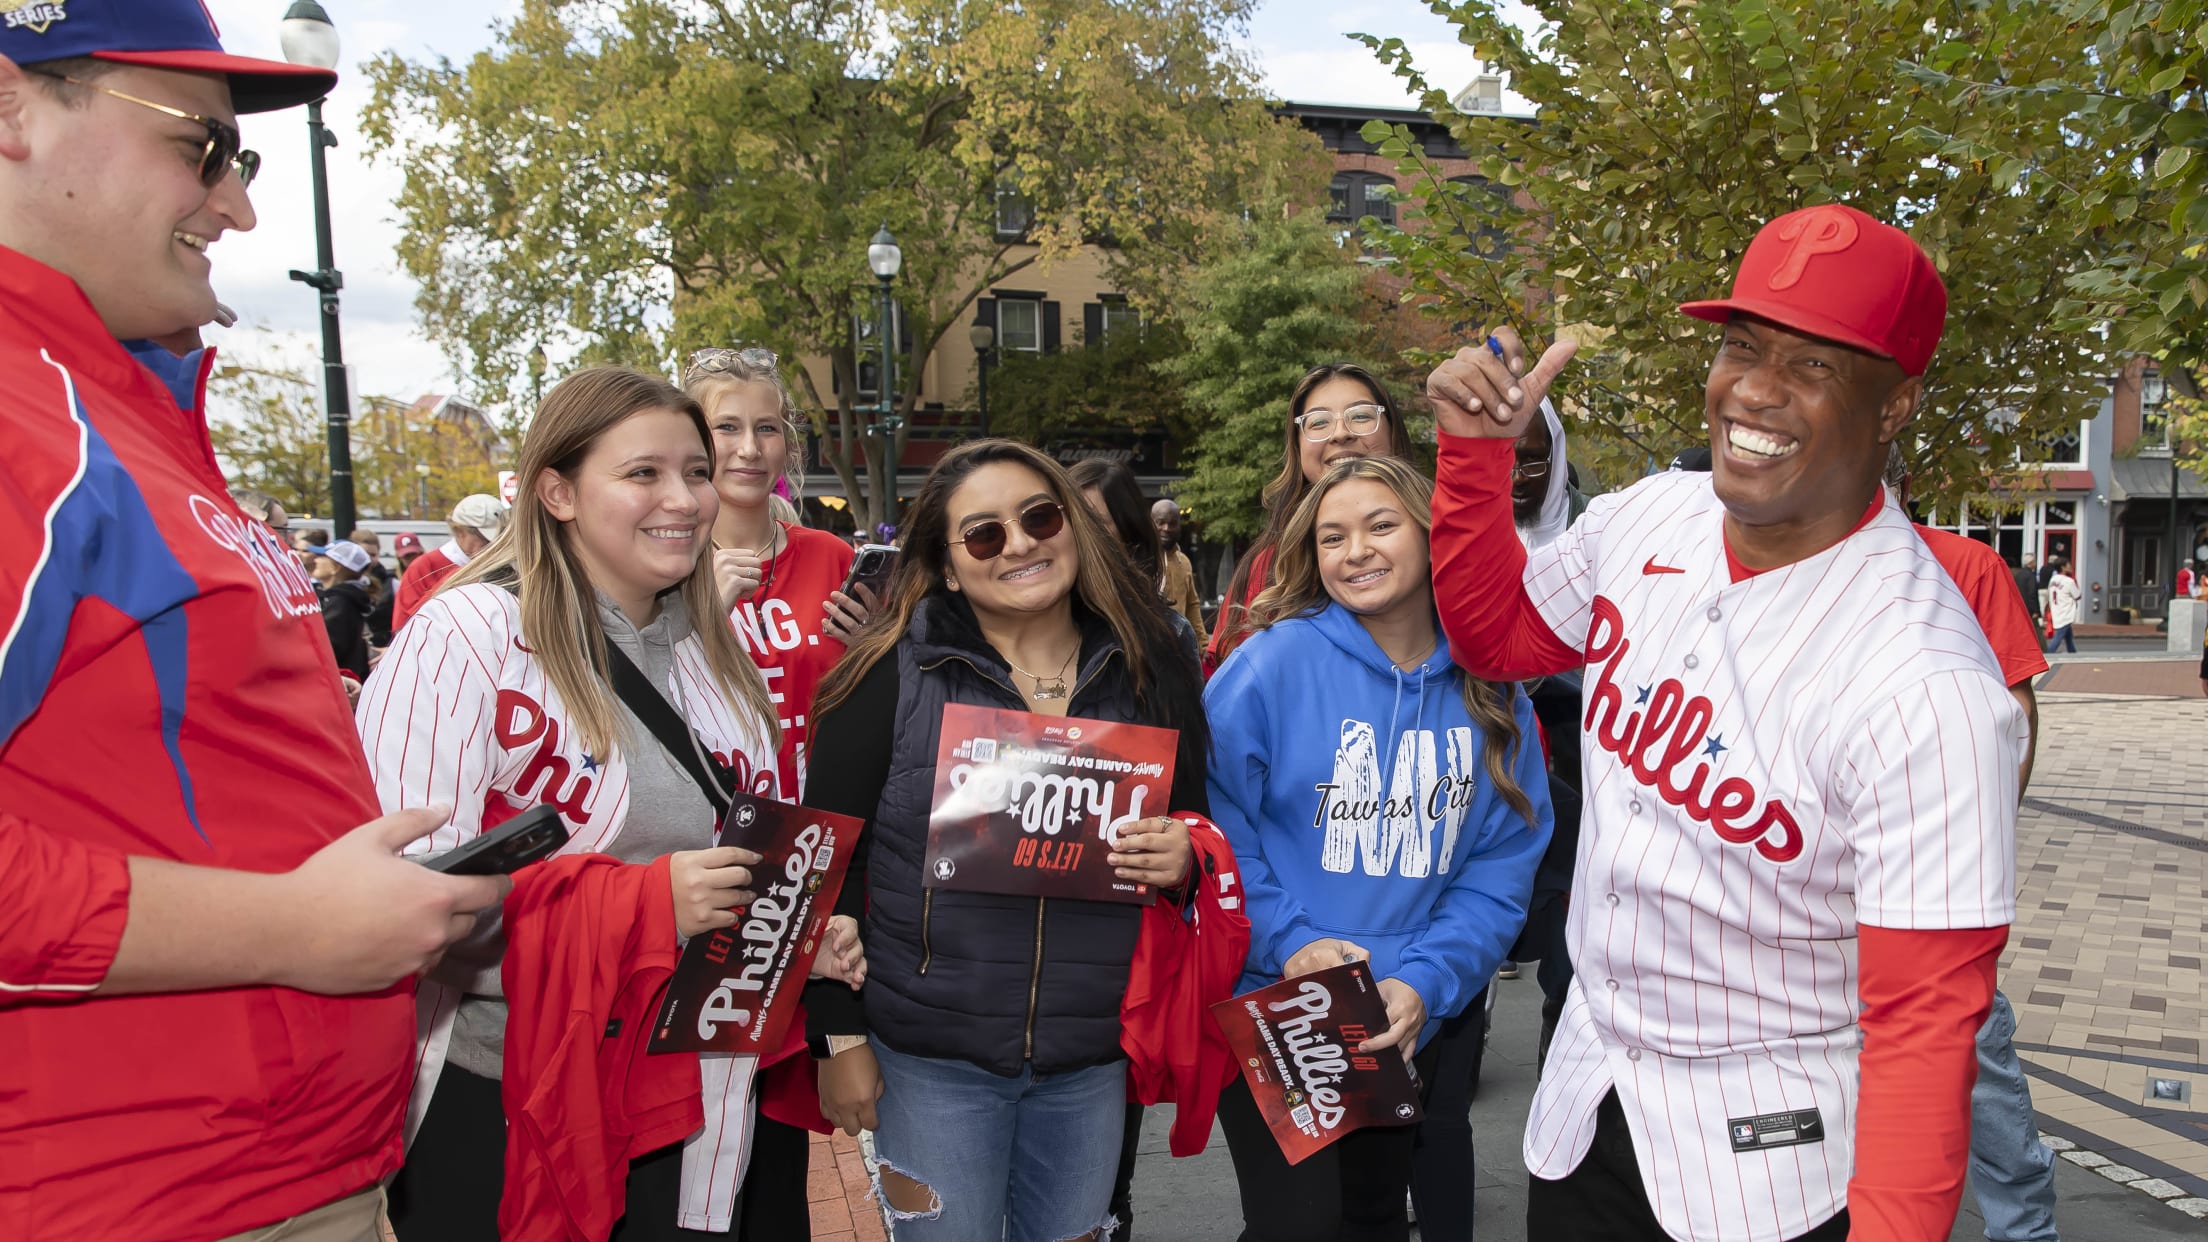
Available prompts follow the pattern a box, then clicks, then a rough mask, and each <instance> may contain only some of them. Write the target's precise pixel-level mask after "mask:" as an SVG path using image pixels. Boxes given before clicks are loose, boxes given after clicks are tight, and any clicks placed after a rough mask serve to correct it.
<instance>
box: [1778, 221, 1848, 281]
mask: <svg viewBox="0 0 2208 1242" xmlns="http://www.w3.org/2000/svg"><path fill="white" fill-rule="evenodd" d="M1776 232H1777V234H1778V238H1779V240H1780V241H1783V242H1790V243H1792V248H1791V249H1789V250H1788V251H1787V252H1786V257H1785V258H1783V259H1781V260H1779V266H1778V267H1777V268H1775V269H1774V270H1773V271H1772V273H1771V282H1770V284H1771V288H1773V289H1791V288H1793V287H1794V286H1795V285H1798V284H1800V283H1801V281H1802V273H1803V272H1806V271H1808V270H1809V261H1810V260H1811V259H1814V258H1816V257H1817V256H1818V255H1821V254H1839V253H1840V252H1841V251H1843V250H1846V249H1847V248H1848V247H1850V246H1852V245H1854V244H1855V239H1856V237H1857V235H1858V233H1859V232H1860V230H1858V229H1857V228H1856V227H1855V220H1854V218H1853V217H1851V216H1850V215H1848V213H1847V212H1845V211H1842V210H1840V209H1839V208H1837V207H1812V208H1810V209H1809V210H1808V211H1797V212H1795V213H1794V214H1792V215H1790V216H1787V217H1785V218H1784V219H1782V220H1780V221H1779V222H1778V225H1777V229H1776Z"/></svg>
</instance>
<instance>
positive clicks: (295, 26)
mask: <svg viewBox="0 0 2208 1242" xmlns="http://www.w3.org/2000/svg"><path fill="white" fill-rule="evenodd" d="M279 37H280V39H281V41H282V43H283V48H284V59H285V60H288V61H290V62H291V63H293V64H295V65H313V66H314V67H316V68H318V69H335V68H337V53H338V44H337V27H336V26H334V25H332V24H331V22H330V15H329V14H328V13H326V12H324V11H323V9H322V6H321V5H320V4H317V3H316V2H315V0H297V3H295V4H293V5H292V6H291V8H290V9H288V10H287V11H286V12H285V13H284V21H283V26H282V28H281V32H280V36H279ZM323 103H324V101H323V100H320V99H317V100H315V101H314V102H313V103H310V104H308V105H307V155H308V163H309V167H310V169H311V170H312V172H313V175H314V247H315V264H316V266H315V269H314V270H313V271H311V272H302V271H299V270H297V269H294V270H293V271H292V273H291V278H292V279H293V280H296V281H298V282H300V283H301V284H303V285H306V286H307V287H308V288H310V289H313V290H314V291H315V292H317V293H319V294H320V295H321V296H322V390H323V393H324V395H325V397H326V399H327V400H326V404H327V405H328V406H329V440H330V520H331V525H332V526H333V527H334V528H335V530H336V532H337V533H338V534H339V535H340V536H342V535H343V534H344V532H346V531H349V530H351V529H353V527H354V525H355V521H354V519H355V517H356V514H355V513H354V511H353V446H352V419H353V402H352V394H351V392H350V391H349V390H348V385H347V384H346V379H345V349H344V346H343V345H342V344H341V343H340V341H339V339H338V324H337V312H338V297H337V292H338V290H340V289H343V288H344V287H345V276H344V273H342V272H340V271H338V270H337V256H336V254H335V252H334V249H333V247H332V246H331V243H330V175H329V168H328V165H327V163H326V162H325V160H324V158H323V152H324V151H325V150H327V149H328V148H331V147H334V146H336V145H337V136H336V135H334V134H332V133H331V132H330V131H329V127H328V126H326V125H324V124H322V104H323Z"/></svg>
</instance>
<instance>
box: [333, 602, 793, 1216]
mask: <svg viewBox="0 0 2208 1242" xmlns="http://www.w3.org/2000/svg"><path fill="white" fill-rule="evenodd" d="M660 689H661V693H663V694H665V695H666V696H667V701H668V702H670V703H672V704H674V705H675V708H676V710H677V711H678V712H680V713H681V714H682V716H683V717H684V718H685V719H686V720H687V721H688V722H689V724H690V727H691V728H692V729H693V730H695V731H696V733H697V735H698V739H699V740H700V741H701V742H703V743H704V744H705V745H706V746H707V748H709V749H710V750H711V751H712V752H713V754H714V755H715V756H716V757H718V758H719V759H720V760H721V761H722V762H724V763H727V764H728V765H729V766H731V767H733V768H735V769H736V771H737V773H738V776H739V778H740V779H741V781H742V782H743V787H744V788H745V789H748V790H750V791H751V792H753V793H756V794H758V795H760V796H761V797H768V798H771V797H775V796H776V795H777V785H776V781H775V764H774V751H773V750H772V749H771V748H770V747H769V746H768V745H767V742H766V738H765V737H764V736H763V734H762V732H761V731H760V730H759V729H757V728H756V727H755V726H753V725H751V724H750V723H749V722H747V721H746V719H745V718H744V717H743V715H742V714H741V713H740V712H739V711H738V710H737V709H736V707H735V706H734V705H733V704H730V703H729V702H728V701H726V700H725V699H724V698H722V696H721V693H720V691H719V690H718V689H717V688H716V687H715V685H714V682H713V677H712V672H711V670H710V667H709V666H708V665H707V664H706V659H705V648H704V646H703V644H701V643H700V642H699V641H698V638H697V636H696V635H695V634H692V635H689V636H687V637H685V638H683V639H682V641H680V642H678V643H676V644H675V666H674V683H673V685H672V686H662V687H661V688H660ZM358 718H359V723H360V736H361V742H362V744H363V745H364V746H365V748H366V750H367V753H368V766H369V769H370V770H371V771H372V772H373V773H374V775H375V782H376V793H377V796H378V797H379V798H380V799H381V800H382V802H383V805H384V806H386V807H389V808H393V809H396V808H399V807H408V806H428V805H432V804H439V803H441V804H445V805H449V806H451V807H452V808H453V812H452V822H451V823H449V824H447V825H446V826H444V827H443V828H440V829H438V830H437V831H436V832H434V833H432V834H430V835H429V836H428V837H426V838H424V839H423V840H422V841H420V842H417V843H416V844H415V846H414V847H412V852H417V853H432V852H442V851H445V850H450V849H455V848H458V847H459V846H462V845H465V844H467V843H468V842H469V841H471V840H473V839H475V838H476V837H477V836H479V835H481V834H482V833H483V832H485V831H486V830H488V829H490V828H494V827H496V826H498V824H500V823H501V822H503V821H504V820H506V819H508V818H509V817H511V816H513V815H515V814H516V813H518V812H520V811H522V810H525V809H527V808H528V807H530V806H533V805H535V804H537V803H539V802H547V803H550V804H551V805H552V806H554V807H556V808H557V809H558V810H559V812H560V818H561V819H562V820H564V821H565V822H566V826H567V832H568V842H567V844H566V845H565V846H564V847H562V848H561V850H560V852H561V853H562V854H580V853H591V852H599V851H603V850H605V849H606V847H607V846H608V845H609V844H610V843H611V842H612V841H613V839H614V837H615V836H616V835H618V834H619V833H620V831H621V825H622V823H623V821H624V819H625V818H626V817H627V814H628V809H629V778H628V765H627V764H626V763H625V762H624V761H623V760H622V758H621V756H620V755H619V753H618V752H617V753H615V754H612V755H593V754H591V753H590V752H589V751H587V750H585V749H584V747H583V744H582V742H581V741H580V740H579V739H578V738H577V737H576V735H575V730H574V729H573V727H572V726H571V725H570V724H569V722H568V719H567V709H566V707H565V705H564V704H563V703H562V702H561V700H560V697H559V692H558V691H557V690H555V689H553V687H552V683H551V681H550V680H549V679H548V678H547V677H546V676H545V674H544V670H543V669H542V668H541V667H540V666H539V665H538V663H537V661H536V658H535V654H534V653H533V652H532V651H530V649H529V647H528V646H527V645H526V644H525V643H523V641H522V637H521V604H520V601H519V600H517V599H516V598H515V597H514V595H513V593H512V592H510V591H507V590H505V589H504V588H502V587H498V586H494V585H491V584H489V583H480V582H478V583H470V584H468V585H466V586H461V587H453V588H451V589H449V590H445V591H442V592H439V593H438V594H437V595H435V596H432V597H431V598H430V599H429V601H428V602H427V603H425V604H423V605H422V606H421V608H420V610H419V611H417V612H416V613H415V614H414V616H413V618H412V619H411V620H409V621H408V622H407V623H406V626H405V628H404V629H401V630H400V631H399V633H398V636H397V638H396V639H395V641H394V642H393V644H392V647H391V650H390V651H389V652H388V653H387V654H386V655H385V656H384V658H383V662H382V663H381V664H380V665H378V666H377V668H376V671H375V673H374V674H373V675H372V676H370V677H369V679H368V684H367V686H366V687H365V688H364V689H363V691H362V693H361V698H360V707H359V709H358ZM643 744H644V745H656V743H655V742H653V741H652V740H651V739H650V738H649V737H647V738H646V739H645V741H644V743H643ZM710 844H712V826H711V825H708V824H701V825H699V829H698V840H697V845H696V848H698V849H704V848H705V847H706V846H708V845H710ZM487 973H489V974H491V975H492V976H493V979H492V980H487V981H486V982H485V983H484V985H483V986H482V987H481V988H471V989H470V990H471V991H482V992H484V993H486V994H491V995H496V994H497V988H496V987H495V976H496V968H495V967H493V968H491V970H490V971H488V972H487ZM459 1004H460V992H459V991H458V990H456V989H454V988H450V987H445V986H443V985H441V984H438V983H433V982H429V981H427V980H424V981H423V983H422V986H421V989H420V991H419V992H418V993H417V995H416V1008H417V1025H418V1027H419V1031H420V1042H419V1044H418V1046H417V1048H416V1061H415V1072H414V1093H413V1096H412V1099H411V1101H410V1103H409V1105H408V1108H407V1133H408V1135H409V1138H411V1136H412V1135H413V1133H414V1131H415V1130H416V1129H418V1128H419V1127H420V1125H421V1120H422V1116H423V1114H424V1113H425V1112H426V1111H427V1110H428V1108H429V1100H430V1096H431V1095H432V1094H434V1093H435V1091H436V1088H437V1078H438V1075H439V1073H440V1072H442V1070H443V1069H444V1064H445V1052H446V1049H447V1048H448V1047H449V1045H450V1041H451V1038H452V1023H453V1017H454V1015H455V1013H456V1012H457V1011H458V1009H459ZM756 1061H757V1058H754V1057H732V1056H722V1055H716V1054H706V1055H703V1056H701V1057H699V1058H698V1068H699V1072H700V1076H701V1078H702V1079H703V1084H702V1085H703V1090H704V1105H705V1128H704V1129H703V1130H702V1131H700V1132H699V1133H698V1134H695V1135H693V1136H691V1138H690V1140H689V1141H688V1142H686V1143H685V1144H684V1145H683V1161H682V1195H681V1200H680V1202H679V1205H678V1206H679V1215H678V1223H679V1224H681V1225H682V1226H683V1227H684V1228H686V1229H706V1230H714V1231H726V1230H727V1229H728V1227H729V1221H730V1219H731V1217H732V1215H733V1208H734V1200H735V1195H736V1188H737V1187H738V1185H740V1184H741V1182H742V1181H743V1175H744V1167H745V1165H746V1164H747V1163H748V1162H749V1160H750V1141H749V1140H750V1133H751V1125H750V1122H751V1075H752V1070H753V1068H754V1067H755V1065H756Z"/></svg>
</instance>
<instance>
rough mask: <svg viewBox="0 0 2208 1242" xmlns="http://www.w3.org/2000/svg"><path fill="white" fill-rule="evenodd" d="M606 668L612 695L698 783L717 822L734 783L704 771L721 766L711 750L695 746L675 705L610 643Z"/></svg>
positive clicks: (694, 739) (718, 773) (688, 727)
mask: <svg viewBox="0 0 2208 1242" xmlns="http://www.w3.org/2000/svg"><path fill="white" fill-rule="evenodd" d="M606 666H607V669H606V671H607V672H609V673H611V674H612V675H613V692H614V693H615V694H616V695H619V696H620V698H621V702H622V703H623V704H624V705H626V706H627V707H628V709H629V712H630V714H632V715H634V716H635V717H636V718H637V719H638V720H640V721H642V722H643V724H644V727H645V728H647V729H649V730H651V732H652V736H653V737H655V738H657V739H659V745H660V748H661V749H662V750H665V751H666V752H667V757H668V758H670V759H673V760H674V761H675V762H676V763H677V764H678V765H680V766H681V768H682V770H683V771H685V772H688V773H689V774H690V779H691V780H693V781H696V782H697V783H698V791H699V792H700V793H703V794H704V795H705V800H706V801H707V802H708V803H710V804H712V807H713V814H714V817H715V818H716V820H717V819H718V818H719V817H720V816H723V815H726V814H728V796H729V793H730V791H731V789H732V787H733V785H734V782H733V781H731V780H730V779H728V776H727V774H726V773H725V772H720V771H714V772H708V771H707V764H708V763H711V765H712V767H714V768H719V767H720V766H721V765H720V764H719V763H718V762H717V761H713V760H712V759H711V752H710V751H705V748H704V747H703V746H701V745H699V744H698V740H697V735H696V734H694V733H692V732H691V731H690V725H689V724H688V722H686V721H684V720H683V718H682V717H681V716H680V715H679V714H677V713H676V711H675V709H674V706H673V705H672V704H670V703H669V702H668V701H667V696H666V695H664V694H661V693H660V692H659V687H657V686H654V685H653V684H652V679H651V678H649V677H646V676H645V675H644V670H642V669H640V668H638V667H637V666H636V663H635V662H634V661H632V660H631V659H629V657H628V656H627V655H625V654H623V652H622V650H621V649H620V648H619V647H617V646H615V645H613V644H612V643H607V644H606ZM700 752H704V754H705V758H704V759H701V758H700Z"/></svg>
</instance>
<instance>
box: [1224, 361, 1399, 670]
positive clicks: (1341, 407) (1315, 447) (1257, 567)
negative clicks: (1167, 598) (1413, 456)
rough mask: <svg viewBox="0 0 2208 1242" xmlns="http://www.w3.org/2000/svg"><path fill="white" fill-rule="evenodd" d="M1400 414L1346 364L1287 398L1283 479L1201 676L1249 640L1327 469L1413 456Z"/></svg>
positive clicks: (1313, 373) (1373, 379) (1240, 569)
mask: <svg viewBox="0 0 2208 1242" xmlns="http://www.w3.org/2000/svg"><path fill="white" fill-rule="evenodd" d="M1410 444H1411V433H1410V428H1409V427H1408V426H1406V425H1405V423H1404V421H1403V409H1402V407H1401V406H1399V405H1397V404H1396V402H1395V398H1394V397H1393V396H1391V395H1390V394H1389V393H1388V390H1387V386H1386V385H1385V384H1382V383H1381V382H1380V380H1379V377H1377V376H1375V375H1374V374H1372V372H1370V371H1367V370H1365V369H1364V368H1363V367H1360V366H1357V365H1355V364H1354V363H1348V362H1330V363H1327V364H1325V365H1323V366H1317V367H1313V368H1311V370H1310V371H1309V372H1307V373H1306V374H1305V375H1304V377H1303V378H1302V379H1300V380H1298V381H1296V387H1295V391H1294V392H1292V393H1290V394H1289V396H1288V422H1287V426H1286V429H1285V449H1284V451H1283V453H1282V456H1281V463H1280V473H1278V474H1276V475H1275V476H1273V481H1272V482H1270V483H1267V484H1266V485H1265V490H1264V492H1263V493H1261V495H1262V497H1263V499H1264V503H1265V533H1264V534H1262V535H1260V536H1258V539H1257V542H1256V543H1254V544H1251V545H1250V550H1249V551H1248V552H1246V553H1244V554H1243V556H1242V559H1241V562H1240V563H1239V564H1237V565H1236V566H1235V569H1234V577H1233V578H1232V579H1231V580H1230V581H1229V582H1228V584H1227V591H1226V599H1225V601H1224V602H1223V603H1222V604H1221V605H1220V607H1219V618H1218V622H1217V624H1216V625H1214V626H1213V627H1212V631H1211V644H1210V646H1208V647H1207V648H1205V650H1204V671H1205V673H1206V674H1207V675H1208V674H1209V673H1210V672H1211V671H1212V670H1213V669H1216V668H1218V667H1219V665H1220V664H1221V663H1223V662H1224V661H1225V660H1226V658H1227V657H1228V656H1229V655H1232V654H1233V653H1234V649H1235V648H1236V647H1237V646H1239V645H1241V642H1242V640H1243V639H1244V638H1245V637H1247V636H1248V635H1249V632H1250V627H1249V621H1248V615H1247V614H1248V609H1249V605H1250V602H1251V601H1252V600H1255V599H1256V598H1257V596H1258V593H1259V592H1261V591H1263V590H1264V589H1265V588H1266V587H1267V586H1268V585H1270V583H1271V580H1272V566H1273V556H1274V549H1275V548H1276V547H1277V546H1278V545H1279V543H1280V536H1281V532H1282V531H1283V530H1285V529H1286V528H1287V525H1288V517H1289V515H1290V514H1292V513H1294V512H1295V511H1296V506H1297V505H1298V504H1299V503H1301V502H1302V500H1303V497H1304V495H1305V493H1307V492H1309V491H1310V490H1311V485H1312V484H1313V483H1316V482H1318V480H1319V476H1320V475H1322V474H1325V473H1326V470H1327V467H1329V466H1332V465H1334V464H1335V463H1336V462H1342V461H1347V460H1349V459H1351V458H1353V457H1402V456H1405V455H1407V454H1408V453H1409V452H1410Z"/></svg>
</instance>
